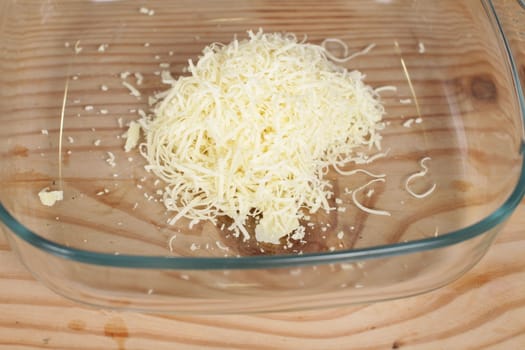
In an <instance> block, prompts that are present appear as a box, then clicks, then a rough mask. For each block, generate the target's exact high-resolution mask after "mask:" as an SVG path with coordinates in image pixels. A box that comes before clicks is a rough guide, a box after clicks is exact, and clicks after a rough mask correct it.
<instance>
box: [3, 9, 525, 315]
mask: <svg viewBox="0 0 525 350" xmlns="http://www.w3.org/2000/svg"><path fill="white" fill-rule="evenodd" d="M524 13H525V8H524V5H523V2H520V1H488V0H486V1H455V0H449V1H426V0H422V1H401V0H400V1H395V0H392V1H337V0H327V1H323V2H318V1H276V0H275V1H265V0H261V1H250V2H246V1H233V0H206V1H199V2H195V1H154V0H151V1H148V2H143V1H95V0H93V1H81V0H75V1H52V2H50V1H38V0H34V1H30V0H27V1H3V2H2V3H1V4H0V53H1V56H0V121H1V125H2V127H1V128H0V133H1V137H0V154H1V157H0V201H1V206H0V218H1V219H2V221H3V224H4V225H3V229H4V231H5V232H6V235H7V237H8V239H9V242H10V245H11V247H12V249H13V251H15V252H16V254H17V255H18V256H19V257H20V259H21V261H22V262H23V263H24V264H25V265H26V266H27V268H28V269H29V270H30V271H31V272H32V273H33V274H34V275H35V276H36V278H38V279H39V280H40V281H41V282H42V283H44V284H45V285H47V286H48V287H49V288H51V289H52V290H54V291H55V292H57V293H59V294H61V295H63V296H65V297H67V298H70V299H72V300H75V301H78V302H82V303H85V304H90V305H94V306H102V307H108V308H119V309H131V310H140V311H148V312H151V311H154V312H192V313H231V312H236V313H237V312H265V311H282V310H298V309H310V308H320V307H329V306H338V305H347V304H353V303H364V302H374V301H380V300H388V299H394V298H401V297H407V296H411V295H416V294H419V293H423V292H427V291H430V290H433V289H435V288H439V287H441V286H443V285H446V284H447V283H449V282H451V281H453V280H455V279H457V278H458V277H460V276H461V275H462V274H464V273H465V272H466V271H468V270H469V269H470V268H471V267H472V266H473V265H474V264H476V262H477V261H479V259H481V257H482V256H483V255H484V254H485V252H486V251H487V250H488V249H489V247H490V245H491V242H492V241H493V240H494V238H495V237H496V235H497V233H498V232H499V231H500V230H501V228H502V226H503V225H504V224H505V222H506V221H507V219H508V218H509V216H510V215H511V214H512V212H513V211H514V209H515V208H516V206H517V205H518V204H519V203H520V201H521V199H522V198H523V195H524V190H525V177H524V168H523V167H524V162H523V150H524V143H523V117H524V115H525V109H524V108H525V100H524V95H523V90H522V86H523V84H522V83H523V78H524V75H525V68H524V67H525V59H524V57H525V25H524V23H525V15H524ZM259 28H263V29H264V30H265V32H287V33H294V34H295V35H297V36H298V37H303V36H305V38H307V40H308V42H312V43H316V44H319V43H320V42H322V41H323V40H324V39H326V38H336V39H338V40H341V41H342V42H344V43H345V44H346V45H348V50H349V51H350V50H351V52H354V51H355V52H357V51H359V50H362V49H363V48H365V47H367V46H369V45H370V44H374V45H375V46H374V48H373V49H372V50H370V51H369V52H368V53H366V54H365V55H361V56H359V57H356V58H354V59H352V60H350V61H348V62H346V63H343V65H344V66H345V67H346V68H348V69H358V70H360V71H362V72H363V73H364V74H365V75H366V79H365V80H366V83H367V84H370V85H371V86H372V87H375V88H377V87H381V86H395V87H396V90H395V91H394V90H387V91H383V92H382V93H381V99H382V101H383V103H384V106H385V110H386V116H385V118H384V119H385V121H386V124H387V127H386V128H385V130H384V131H383V147H384V149H386V150H388V155H387V156H386V157H383V158H381V159H378V160H377V161H375V162H373V163H372V164H370V165H367V168H366V169H367V170H368V171H370V172H385V173H386V174H387V181H386V182H385V183H381V184H376V186H375V187H374V194H373V195H370V196H365V197H364V199H363V200H365V201H366V203H365V204H366V205H368V206H370V207H375V208H383V209H385V210H389V211H390V212H391V213H392V215H391V216H390V217H378V216H374V215H368V214H367V213H364V212H362V211H359V210H357V209H356V208H355V207H352V203H351V200H350V198H343V197H342V198H343V201H344V203H345V204H347V205H348V210H346V211H336V212H334V213H332V214H327V215H325V216H322V218H321V219H322V220H325V221H326V222H328V223H329V225H326V226H325V227H324V229H323V230H321V229H319V230H317V231H315V232H310V233H309V237H308V239H307V240H306V242H305V243H304V244H303V245H301V246H300V247H296V246H293V247H292V246H291V247H290V249H287V246H266V247H265V249H262V250H261V249H260V248H261V247H260V246H259V245H257V243H256V242H253V241H250V242H243V241H242V240H239V239H237V238H235V237H232V236H224V235H223V234H221V232H220V230H218V229H217V227H216V226H214V225H210V224H199V225H196V226H194V227H192V228H188V225H187V223H184V222H183V223H181V224H176V225H174V226H172V225H168V224H167V223H166V217H167V216H166V213H165V210H164V207H163V206H162V204H161V203H158V201H156V200H155V199H154V193H155V189H156V187H155V186H156V185H155V182H154V178H151V176H150V175H148V174H147V173H146V172H145V171H144V170H143V165H144V161H143V160H142V159H141V157H140V155H139V154H138V152H136V153H131V154H129V153H125V152H124V150H123V144H124V139H123V138H122V134H123V133H124V132H125V127H123V125H125V123H127V122H129V121H131V120H135V119H136V118H137V111H139V110H140V109H144V110H145V109H147V108H148V104H147V99H146V96H148V95H151V94H153V93H154V92H156V91H160V90H162V89H165V87H163V86H162V84H161V83H160V81H159V70H160V69H159V66H161V65H163V66H164V67H167V66H169V67H170V70H171V72H172V74H173V76H179V75H181V74H185V73H184V69H183V68H184V67H185V65H186V63H187V60H188V59H194V60H195V59H196V58H197V57H198V55H199V53H200V52H201V50H202V48H203V47H204V46H206V45H208V44H210V43H212V42H222V43H228V42H230V41H231V40H232V39H233V37H234V36H235V35H236V36H238V37H239V38H244V37H246V31H248V30H255V31H256V30H258V29H259ZM334 50H335V51H334V54H337V55H340V54H344V52H340V51H344V50H341V47H337V46H335V47H334ZM337 50H339V51H337ZM126 72H127V73H129V74H130V75H131V76H132V77H133V75H135V77H137V76H140V77H141V79H142V80H143V82H142V83H141V85H140V90H141V93H142V95H143V96H142V97H141V98H136V97H134V96H130V95H129V91H128V90H126V88H125V87H123V86H122V84H121V79H122V74H123V73H126ZM135 73H139V74H138V75H137V74H135ZM520 80H521V82H520ZM108 152H110V153H111V154H112V155H113V156H114V157H115V161H116V166H115V167H112V166H108V164H107V162H106V161H107V158H108V154H109V153H108ZM425 157H428V158H429V161H428V162H427V163H426V164H427V165H428V167H429V173H428V176H426V177H425V179H422V181H421V182H418V184H417V186H419V187H417V189H418V190H424V189H425V188H427V187H428V186H430V185H432V184H435V185H436V189H435V191H434V192H433V193H432V195H430V196H428V197H426V198H422V199H419V198H415V197H413V196H411V195H410V194H409V193H407V191H406V188H405V186H404V184H405V181H406V179H407V177H408V176H410V174H414V173H416V172H418V171H419V170H420V169H421V168H420V162H421V160H422V159H423V158H425ZM128 158H129V159H128ZM361 175H363V177H359V176H357V177H355V178H353V180H351V181H356V182H355V183H353V182H352V183H350V182H349V181H350V180H348V179H346V178H344V177H343V176H339V175H333V174H332V173H329V175H328V176H329V177H330V179H331V181H333V183H334V188H336V189H337V190H338V191H340V192H344V191H343V189H344V187H345V186H347V185H348V186H350V185H351V184H352V185H356V184H357V183H363V181H365V180H366V179H365V175H364V174H361ZM56 186H59V187H60V188H61V189H63V193H64V199H63V200H62V201H60V202H58V203H57V204H55V205H54V206H52V207H46V206H43V205H42V203H41V202H40V201H39V196H38V193H39V191H41V190H42V189H43V188H46V187H56ZM152 199H153V200H152ZM321 219H319V220H321Z"/></svg>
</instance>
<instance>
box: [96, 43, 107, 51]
mask: <svg viewBox="0 0 525 350" xmlns="http://www.w3.org/2000/svg"><path fill="white" fill-rule="evenodd" d="M108 47H109V45H108V44H101V45H100V46H99V47H98V49H97V51H98V52H106V50H107V48H108Z"/></svg>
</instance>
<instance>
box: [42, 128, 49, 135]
mask: <svg viewBox="0 0 525 350" xmlns="http://www.w3.org/2000/svg"><path fill="white" fill-rule="evenodd" d="M40 132H41V133H42V135H49V131H47V129H42V130H40Z"/></svg>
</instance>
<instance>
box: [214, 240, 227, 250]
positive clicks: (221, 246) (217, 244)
mask: <svg viewBox="0 0 525 350" xmlns="http://www.w3.org/2000/svg"><path fill="white" fill-rule="evenodd" d="M215 245H216V246H217V248H219V249H220V250H225V251H228V250H230V248H228V247H226V246H224V245H223V244H222V243H221V242H220V241H215Z"/></svg>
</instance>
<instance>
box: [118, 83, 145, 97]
mask: <svg viewBox="0 0 525 350" xmlns="http://www.w3.org/2000/svg"><path fill="white" fill-rule="evenodd" d="M122 85H124V86H125V87H126V88H127V89H128V90H129V94H130V95H131V96H135V97H137V98H138V97H140V96H141V94H140V91H139V90H137V89H136V88H135V87H134V86H133V85H131V84H130V83H128V82H126V81H123V82H122Z"/></svg>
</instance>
